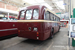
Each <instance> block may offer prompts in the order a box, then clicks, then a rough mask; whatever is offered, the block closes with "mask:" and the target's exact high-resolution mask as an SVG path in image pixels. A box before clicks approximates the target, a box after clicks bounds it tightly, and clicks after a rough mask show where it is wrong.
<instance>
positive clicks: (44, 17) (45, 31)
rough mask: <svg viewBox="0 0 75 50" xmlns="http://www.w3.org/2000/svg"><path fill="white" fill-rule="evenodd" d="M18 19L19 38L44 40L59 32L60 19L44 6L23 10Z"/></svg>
mask: <svg viewBox="0 0 75 50" xmlns="http://www.w3.org/2000/svg"><path fill="white" fill-rule="evenodd" d="M18 19H19V20H18V36H19V37H23V38H29V39H35V40H46V39H47V38H49V37H53V35H54V33H56V32H58V31H59V30H60V25H59V24H60V18H59V17H58V16H57V15H56V14H54V13H53V12H51V11H50V10H49V9H48V8H47V7H45V6H41V5H35V6H29V7H26V8H23V9H22V10H21V11H20V13H19V18H18Z"/></svg>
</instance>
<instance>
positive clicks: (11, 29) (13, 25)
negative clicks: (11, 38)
mask: <svg viewBox="0 0 75 50" xmlns="http://www.w3.org/2000/svg"><path fill="white" fill-rule="evenodd" d="M17 33H18V29H17V22H0V37H3V36H7V35H12V34H17Z"/></svg>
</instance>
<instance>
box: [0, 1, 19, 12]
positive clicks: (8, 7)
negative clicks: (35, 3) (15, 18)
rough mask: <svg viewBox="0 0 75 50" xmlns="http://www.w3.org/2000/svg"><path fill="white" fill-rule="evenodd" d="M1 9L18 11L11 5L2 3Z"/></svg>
mask: <svg viewBox="0 0 75 50" xmlns="http://www.w3.org/2000/svg"><path fill="white" fill-rule="evenodd" d="M0 8H4V9H8V10H13V11H17V10H18V8H17V7H15V6H12V5H9V4H5V3H2V2H0Z"/></svg>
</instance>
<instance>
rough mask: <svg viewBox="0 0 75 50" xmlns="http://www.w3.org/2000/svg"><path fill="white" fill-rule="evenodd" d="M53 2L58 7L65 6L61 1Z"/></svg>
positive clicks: (63, 7) (62, 7)
mask: <svg viewBox="0 0 75 50" xmlns="http://www.w3.org/2000/svg"><path fill="white" fill-rule="evenodd" d="M55 3H56V4H57V6H58V7H60V8H61V9H64V10H65V6H64V5H63V4H64V2H63V1H57V2H55Z"/></svg>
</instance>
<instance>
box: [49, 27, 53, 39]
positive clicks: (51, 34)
mask: <svg viewBox="0 0 75 50" xmlns="http://www.w3.org/2000/svg"><path fill="white" fill-rule="evenodd" d="M53 33H54V29H53V28H52V30H51V33H50V38H51V39H52V38H53Z"/></svg>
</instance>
